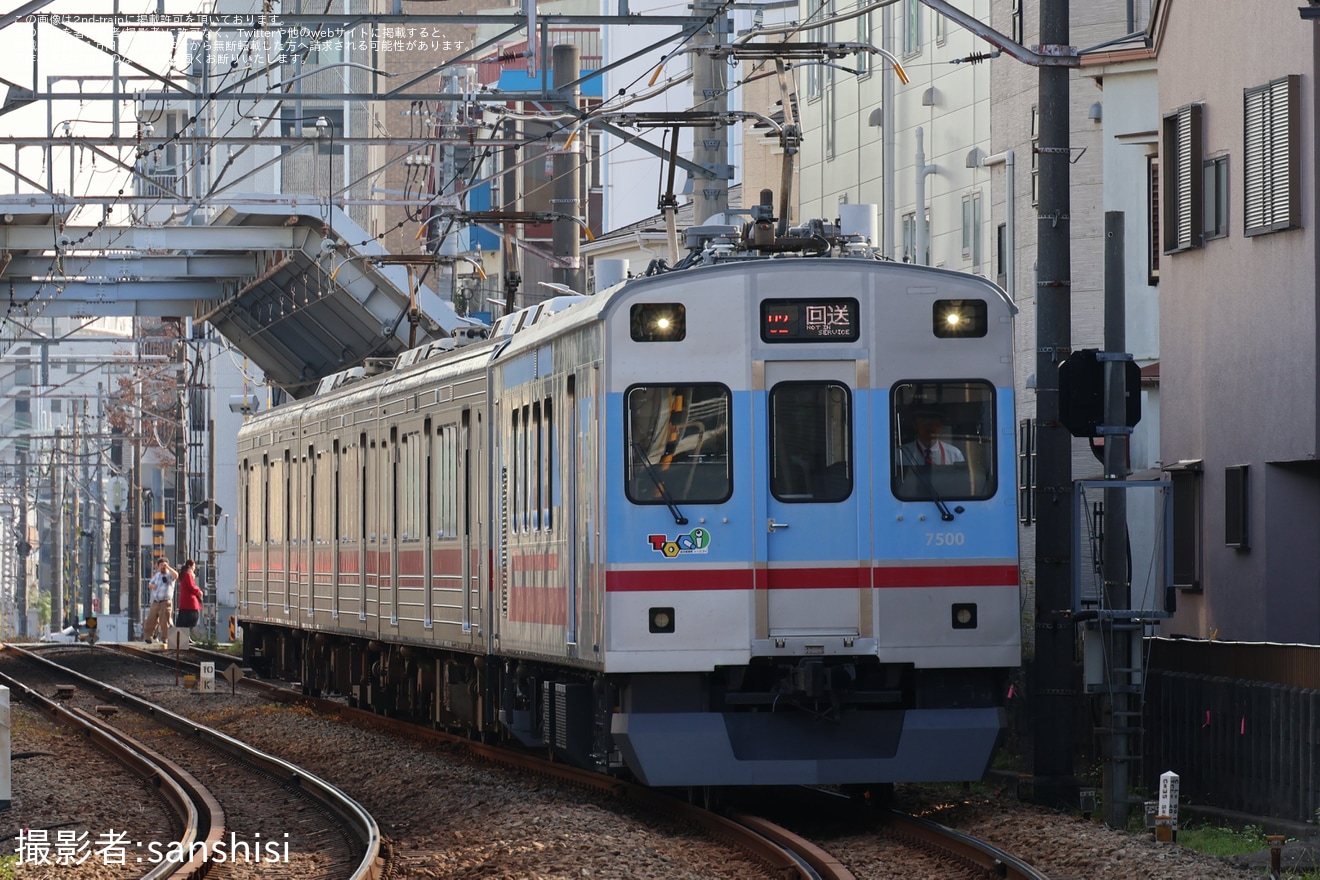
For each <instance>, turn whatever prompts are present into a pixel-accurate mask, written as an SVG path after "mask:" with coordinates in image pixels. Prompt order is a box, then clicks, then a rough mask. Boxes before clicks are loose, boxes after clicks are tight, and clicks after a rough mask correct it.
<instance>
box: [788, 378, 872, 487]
mask: <svg viewBox="0 0 1320 880" xmlns="http://www.w3.org/2000/svg"><path fill="white" fill-rule="evenodd" d="M852 445H853V444H852V395H851V394H850V393H849V391H848V388H847V386H846V385H841V384H839V383H838V382H781V383H780V384H778V385H776V386H775V387H774V388H772V389H770V450H771V451H770V492H771V493H772V494H773V495H774V496H775V498H776V499H778V500H780V501H785V502H790V503H828V502H839V501H843V500H845V499H847V498H848V496H850V495H852V490H853V454H852Z"/></svg>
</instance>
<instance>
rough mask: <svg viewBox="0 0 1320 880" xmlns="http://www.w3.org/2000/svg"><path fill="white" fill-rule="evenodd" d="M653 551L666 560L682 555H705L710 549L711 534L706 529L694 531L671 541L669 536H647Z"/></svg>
mask: <svg viewBox="0 0 1320 880" xmlns="http://www.w3.org/2000/svg"><path fill="white" fill-rule="evenodd" d="M646 540H647V541H649V542H650V543H651V549H652V550H654V551H656V552H657V553H663V554H664V555H665V558H666V559H673V558H674V557H675V556H677V555H678V554H680V553H705V552H707V551H708V550H709V549H710V532H708V531H706V530H705V529H693V530H692V531H690V532H688V533H687V534H686V535H679V536H678V537H676V538H674V540H672V541H671V540H669V537H668V536H667V535H647V536H646Z"/></svg>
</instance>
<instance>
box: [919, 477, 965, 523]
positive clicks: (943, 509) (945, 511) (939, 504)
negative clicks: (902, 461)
mask: <svg viewBox="0 0 1320 880" xmlns="http://www.w3.org/2000/svg"><path fill="white" fill-rule="evenodd" d="M909 467H910V468H912V470H913V471H915V472H916V475H917V480H918V481H919V482H920V483H921V486H922V488H924V489H925V490H926V491H927V492H929V493H930V500H931V501H933V502H935V507H936V508H937V509H938V510H939V512H940V519H942V520H944V521H945V522H953V511H951V510H949V505H947V504H945V503H944V499H943V498H941V497H940V493H938V492H936V491H935V481H934V480H932V479H931V478H930V469H931V468H932V467H934V465H929V464H914V465H909ZM959 511H960V512H961V508H959Z"/></svg>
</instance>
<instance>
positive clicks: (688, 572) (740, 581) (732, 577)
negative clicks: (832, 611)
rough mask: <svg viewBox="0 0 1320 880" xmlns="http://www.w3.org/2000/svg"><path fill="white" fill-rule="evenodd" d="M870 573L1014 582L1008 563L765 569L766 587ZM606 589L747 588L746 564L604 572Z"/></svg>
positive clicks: (860, 584) (860, 581)
mask: <svg viewBox="0 0 1320 880" xmlns="http://www.w3.org/2000/svg"><path fill="white" fill-rule="evenodd" d="M868 577H870V578H873V584H874V586H875V587H877V588H894V587H999V586H1004V587H1008V586H1017V583H1018V570H1017V566H1014V565H909V566H901V567H898V566H886V567H884V568H875V569H866V568H776V569H769V570H768V581H769V582H768V584H767V588H768V589H771V590H807V589H816V590H819V589H863V588H866V587H867V586H868ZM605 589H606V591H607V592H611V593H628V592H660V591H666V590H669V591H682V592H688V591H693V590H750V589H752V570H751V569H688V568H681V569H680V568H675V569H674V570H672V571H666V570H654V569H652V570H649V571H610V572H607V573H606V575H605Z"/></svg>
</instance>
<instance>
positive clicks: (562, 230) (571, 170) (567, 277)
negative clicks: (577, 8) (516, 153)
mask: <svg viewBox="0 0 1320 880" xmlns="http://www.w3.org/2000/svg"><path fill="white" fill-rule="evenodd" d="M551 57H552V59H553V61H552V64H553V67H552V70H553V73H554V81H555V88H558V87H559V83H575V82H576V80H577V79H579V78H580V76H581V72H580V71H579V69H578V48H577V46H571V45H560V46H555V47H554V50H553V52H552V53H551ZM563 98H564V99H565V100H566V101H567V102H568V103H569V104H570V105H571V106H572V107H573V108H574V109H576V108H577V106H578V87H577V85H572V86H570V87H569V89H568V93H567V94H565V95H563ZM567 140H568V130H567V129H565V130H564V132H563V133H562V134H561V136H560V137H559V138H558V139H557V140H556V141H555V156H554V166H553V167H554V172H555V186H554V192H555V195H554V199H553V202H554V204H553V206H552V207H553V209H554V210H555V211H558V212H559V213H560V214H562V215H563V218H562V219H559V220H555V221H554V229H553V233H552V234H553V236H554V254H555V256H556V257H558V258H559V259H560V260H562V261H563V262H565V263H567V264H568V265H566V266H565V265H559V266H556V267H555V269H554V272H553V276H554V279H555V282H556V283H559V284H563V285H565V286H567V287H571V288H572V289H573V290H576V291H577V292H578V293H585V292H586V278H585V273H583V271H582V251H581V245H580V243H579V240H578V237H579V236H580V235H581V234H582V227H580V226H578V224H577V223H575V222H574V221H573V220H572V219H571V218H573V217H583V216H584V215H585V214H586V212H585V211H583V210H582V200H581V193H580V187H581V180H582V175H581V170H580V168H579V167H578V166H579V164H580V163H581V161H582V138H580V137H579V138H573V142H572V143H571V144H566V143H565V141H567Z"/></svg>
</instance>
